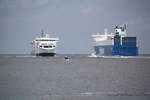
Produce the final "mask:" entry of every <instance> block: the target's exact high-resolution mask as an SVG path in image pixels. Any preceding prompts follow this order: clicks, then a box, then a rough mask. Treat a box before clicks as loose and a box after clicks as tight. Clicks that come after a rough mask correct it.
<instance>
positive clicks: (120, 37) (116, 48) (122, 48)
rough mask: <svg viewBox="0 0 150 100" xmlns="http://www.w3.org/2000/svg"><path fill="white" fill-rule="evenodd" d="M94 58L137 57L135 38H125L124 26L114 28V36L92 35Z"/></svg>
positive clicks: (110, 34) (106, 34)
mask: <svg viewBox="0 0 150 100" xmlns="http://www.w3.org/2000/svg"><path fill="white" fill-rule="evenodd" d="M92 40H93V46H94V51H95V55H96V56H113V55H114V56H116V55H118V56H137V55H138V47H137V42H136V37H128V36H126V25H124V26H116V27H115V32H114V34H112V33H109V34H108V33H107V32H105V34H103V35H102V34H97V35H92Z"/></svg>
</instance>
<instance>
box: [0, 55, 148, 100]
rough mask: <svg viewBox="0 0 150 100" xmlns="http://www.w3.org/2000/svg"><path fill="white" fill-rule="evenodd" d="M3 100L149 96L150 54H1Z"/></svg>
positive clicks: (135, 98) (144, 99) (145, 98)
mask: <svg viewBox="0 0 150 100" xmlns="http://www.w3.org/2000/svg"><path fill="white" fill-rule="evenodd" d="M0 100H150V57H137V58H136V57H129V58H127V57H99V58H89V57H81V56H76V57H70V60H69V61H68V60H65V59H64V57H63V56H61V57H34V56H0Z"/></svg>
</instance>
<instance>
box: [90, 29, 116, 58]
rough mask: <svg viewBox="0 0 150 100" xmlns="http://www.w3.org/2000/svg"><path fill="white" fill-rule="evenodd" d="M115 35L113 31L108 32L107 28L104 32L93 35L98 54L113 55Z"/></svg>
mask: <svg viewBox="0 0 150 100" xmlns="http://www.w3.org/2000/svg"><path fill="white" fill-rule="evenodd" d="M113 37H114V35H113V34H112V33H107V29H105V32H104V34H100V33H97V34H94V35H92V42H93V46H94V50H95V55H96V56H104V55H107V56H110V55H112V48H113Z"/></svg>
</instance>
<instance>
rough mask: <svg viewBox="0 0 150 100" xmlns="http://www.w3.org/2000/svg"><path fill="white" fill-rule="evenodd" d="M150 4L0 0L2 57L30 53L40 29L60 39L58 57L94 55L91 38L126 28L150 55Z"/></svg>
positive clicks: (147, 0)
mask: <svg viewBox="0 0 150 100" xmlns="http://www.w3.org/2000/svg"><path fill="white" fill-rule="evenodd" d="M149 5H150V0H0V53H30V51H31V49H32V47H31V46H30V42H31V40H33V39H34V38H35V37H36V36H37V35H39V34H40V32H41V29H44V31H45V33H50V35H51V36H52V37H59V38H60V42H59V47H58V49H57V52H58V53H61V54H62V53H91V52H93V48H92V43H91V37H90V36H91V35H92V34H95V33H97V32H103V30H104V28H107V29H108V31H109V32H113V31H114V30H113V28H114V27H115V25H120V24H124V23H126V24H127V28H128V30H127V35H129V36H137V38H138V46H139V47H140V53H150V45H149V41H150V40H149V38H150V11H149V10H150V6H149Z"/></svg>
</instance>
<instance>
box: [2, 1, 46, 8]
mask: <svg viewBox="0 0 150 100" xmlns="http://www.w3.org/2000/svg"><path fill="white" fill-rule="evenodd" d="M48 2H49V0H6V1H4V0H2V1H0V8H31V7H39V6H43V5H46V4H48Z"/></svg>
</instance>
